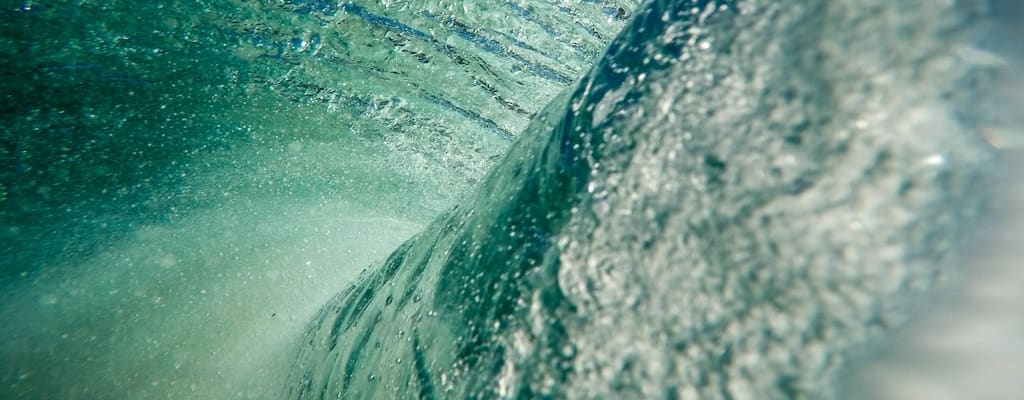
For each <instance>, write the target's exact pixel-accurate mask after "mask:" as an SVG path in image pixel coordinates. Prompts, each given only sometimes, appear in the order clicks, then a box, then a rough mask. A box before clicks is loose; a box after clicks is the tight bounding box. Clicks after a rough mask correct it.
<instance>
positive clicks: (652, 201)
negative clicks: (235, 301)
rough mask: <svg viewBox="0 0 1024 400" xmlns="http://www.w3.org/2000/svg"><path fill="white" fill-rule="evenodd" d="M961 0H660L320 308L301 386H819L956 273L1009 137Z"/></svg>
mask: <svg viewBox="0 0 1024 400" xmlns="http://www.w3.org/2000/svg"><path fill="white" fill-rule="evenodd" d="M973 16H974V14H973V13H972V12H971V10H970V9H969V8H966V7H965V6H964V5H957V6H954V5H951V4H949V3H948V2H935V1H925V0H923V1H910V2H900V3H899V4H896V3H893V2H887V1H876V0H849V1H828V2H827V1H809V2H802V3H800V4H796V3H778V2H768V1H739V2H714V1H651V2H647V3H646V4H645V5H643V6H641V7H640V8H639V9H637V10H636V12H635V16H634V17H633V18H632V19H631V20H630V22H629V23H628V25H627V26H626V27H625V28H624V30H623V32H622V33H621V34H620V35H619V36H618V37H617V38H616V39H615V40H614V41H613V42H612V44H611V46H610V48H609V49H608V50H607V52H606V54H605V55H604V56H603V57H602V58H601V59H600V60H598V62H597V64H596V65H595V66H594V67H593V68H592V69H591V70H590V72H589V73H588V74H587V75H586V76H585V77H584V78H583V79H582V80H581V81H579V82H578V83H576V84H575V85H574V86H573V87H572V88H571V89H570V90H569V91H567V92H565V93H563V94H562V95H561V96H560V97H558V98H557V99H556V100H555V101H553V102H552V103H550V104H549V105H548V107H547V108H546V109H545V111H543V112H541V113H540V114H538V115H537V116H535V117H534V118H533V119H532V121H531V123H530V125H529V127H528V128H527V129H526V131H525V132H524V133H523V134H522V135H520V138H519V139H518V141H517V142H516V143H515V144H514V145H513V147H512V149H511V150H510V152H509V153H508V155H507V156H506V157H505V158H504V159H503V161H501V162H500V163H499V164H498V165H497V166H496V167H495V168H494V169H493V170H492V171H491V172H490V173H489V174H488V175H487V177H486V179H485V180H484V181H483V183H482V184H481V185H480V186H479V187H478V188H477V189H476V194H475V195H474V196H473V197H471V199H469V200H468V201H465V202H464V203H463V204H461V205H460V206H458V207H455V208H454V209H452V210H450V211H449V212H447V213H445V214H444V215H442V216H440V217H439V218H438V219H436V220H435V221H434V222H433V223H432V224H431V225H430V227H429V228H427V229H426V230H425V231H424V232H422V233H420V234H419V235H417V236H416V237H414V238H413V239H411V240H409V241H407V242H406V243H405V244H403V245H402V246H401V247H399V248H398V249H397V250H396V251H395V252H394V253H393V254H392V255H391V256H390V257H389V258H388V259H387V260H386V261H384V262H383V263H381V264H379V265H375V266H372V267H371V268H369V269H367V270H366V271H365V272H364V276H363V277H362V278H361V279H360V281H359V282H358V283H357V284H354V285H352V286H351V287H349V288H347V289H346V290H344V291H343V292H342V293H340V294H339V295H338V296H337V297H336V298H335V299H334V300H332V301H331V302H330V303H328V304H327V305H326V306H325V307H324V308H323V309H322V311H321V312H320V314H319V316H318V317H317V318H316V319H315V321H314V322H313V323H312V325H311V327H310V328H309V330H308V332H307V333H306V335H305V338H304V340H303V348H302V350H301V352H300V354H299V355H298V358H297V360H296V361H295V363H294V365H293V366H292V372H291V377H290V378H289V382H290V383H289V385H288V387H287V388H286V389H285V395H286V396H287V397H288V398H298V399H311V398H350V399H355V398H499V397H500V398H533V397H554V398H680V399H682V398H685V399H696V398H700V399H738V398H769V399H775V398H778V399H782V398H824V397H831V396H835V395H836V393H835V389H834V388H835V381H836V379H837V372H838V371H840V370H841V369H842V368H843V367H844V365H845V360H846V359H847V358H848V357H849V356H850V354H851V352H852V351H853V350H855V349H858V348H861V346H863V345H864V344H865V343H869V342H870V341H871V340H873V339H874V338H877V337H879V336H880V335H881V334H882V333H884V332H887V331H889V330H890V329H891V328H892V327H894V326H898V325H900V324H901V323H902V322H903V321H904V319H905V318H906V317H907V314H908V312H909V311H908V310H910V309H911V307H912V304H913V299H915V298H917V297H916V296H917V294H918V293H920V292H922V291H925V290H928V289H929V288H931V287H932V286H934V285H935V284H936V283H937V282H939V281H941V279H942V274H943V271H945V270H946V269H947V268H949V267H950V266H951V265H953V264H954V262H953V260H954V259H955V255H956V254H957V253H958V250H959V248H960V247H961V246H962V237H963V235H965V234H966V232H969V229H970V226H971V225H972V221H976V220H977V218H978V214H979V213H980V212H981V210H983V208H984V205H985V199H986V195H985V193H986V190H987V185H986V182H988V181H989V177H990V176H991V165H992V154H991V153H992V152H991V151H990V146H989V145H988V144H987V143H985V141H984V140H983V139H982V138H981V137H980V135H978V134H977V133H976V131H975V130H974V129H973V128H972V127H971V125H970V122H969V121H964V120H963V119H962V118H959V117H958V116H957V114H956V112H955V111H956V107H957V105H958V104H959V103H960V102H964V101H970V99H971V98H972V96H973V95H975V93H974V92H973V89H972V88H971V86H969V85H967V84H965V83H964V82H965V81H967V80H968V79H969V78H970V77H971V76H972V75H971V74H972V72H971V71H972V66H971V65H970V63H968V62H965V61H964V60H962V59H960V58H957V57H956V55H955V54H954V50H955V49H954V46H950V43H954V42H956V41H957V40H962V36H961V35H962V34H963V33H964V31H965V30H966V28H965V27H966V26H967V25H968V23H969V22H970V20H971V18H973Z"/></svg>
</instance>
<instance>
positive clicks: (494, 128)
mask: <svg viewBox="0 0 1024 400" xmlns="http://www.w3.org/2000/svg"><path fill="white" fill-rule="evenodd" d="M426 97H427V98H428V99H430V101H431V102H433V103H434V104H437V105H439V106H441V107H444V108H447V109H449V110H451V111H454V112H456V113H458V114H460V115H462V116H464V117H466V118H469V119H470V120H472V121H473V122H476V123H477V124H479V125H480V126H483V127H484V128H486V129H487V130H489V131H491V132H494V133H495V134H496V135H498V137H500V138H502V139H503V140H505V141H508V142H511V141H512V140H513V139H515V135H514V134H512V132H509V131H508V130H506V129H504V128H502V127H500V126H498V124H496V123H495V122H494V121H491V120H490V119H488V118H484V117H483V116H481V115H480V114H477V113H475V112H472V111H469V110H467V109H465V108H462V107H459V106H457V105H455V104H453V103H452V102H450V101H448V100H447V99H445V98H443V97H440V96H435V95H430V94H428V95H426Z"/></svg>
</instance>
